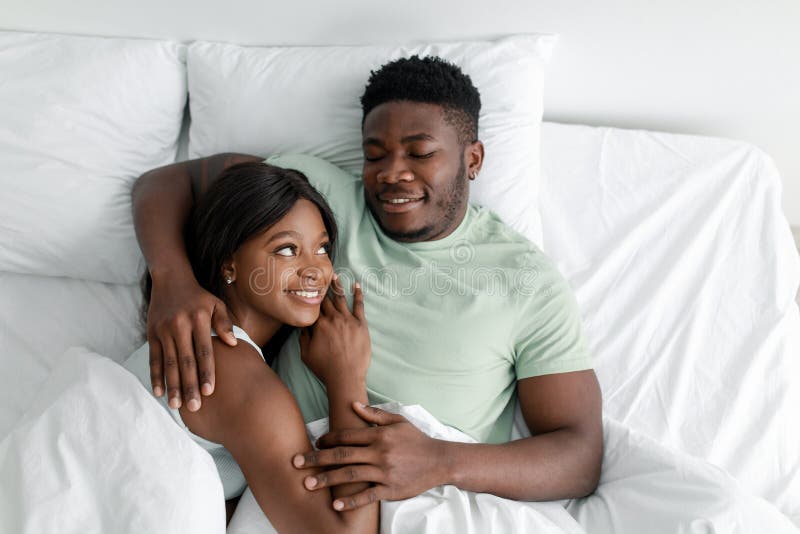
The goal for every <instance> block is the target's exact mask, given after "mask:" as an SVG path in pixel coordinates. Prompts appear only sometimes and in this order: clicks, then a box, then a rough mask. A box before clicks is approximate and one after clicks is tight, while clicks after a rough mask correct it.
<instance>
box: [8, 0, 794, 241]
mask: <svg viewBox="0 0 800 534" xmlns="http://www.w3.org/2000/svg"><path fill="white" fill-rule="evenodd" d="M0 15H2V16H0V26H1V27H2V28H4V29H19V30H33V31H48V32H61V33H79V34H90V35H109V36H133V37H155V38H175V39H181V40H187V41H188V40H193V39H205V40H216V41H230V42H236V43H241V44H292V45H313V44H362V43H378V42H398V41H418V40H434V39H438V40H452V39H462V38H478V37H492V36H496V35H500V34H507V33H516V32H551V33H558V34H559V35H560V36H561V37H560V42H559V45H558V47H557V48H556V52H555V55H554V57H553V61H552V64H551V67H550V69H549V75H548V81H547V102H546V106H545V110H546V112H545V118H546V119H547V120H553V121H562V122H576V123H582V124H598V125H610V126H620V127H631V128H647V129H657V130H665V131H671V132H683V133H695V134H702V135H714V136H721V137H731V138H737V139H742V140H745V141H749V142H752V143H754V144H756V145H758V146H760V147H761V148H763V149H764V150H766V151H767V152H768V153H769V154H771V155H772V156H773V158H774V159H775V161H776V162H777V164H778V168H779V169H780V171H781V173H782V175H783V179H784V185H785V190H784V202H783V205H784V209H785V211H786V213H787V215H788V217H789V219H790V221H791V222H792V223H793V224H795V225H800V150H798V149H799V148H800V146H799V145H800V138H799V136H798V135H797V133H796V132H797V127H798V126H797V125H799V124H800V98H798V95H800V31H797V28H799V27H800V2H797V1H796V0H774V1H772V2H759V1H757V0H738V1H737V2H730V1H725V0H699V1H696V2H676V1H674V0H654V1H651V2H641V1H638V0H606V1H604V2H591V1H588V0H584V1H577V0H533V1H531V0H482V1H475V0H436V1H431V0H429V1H421V0H406V1H405V2H391V3H390V2H386V1H379V0H372V1H369V2H367V1H363V0H339V1H327V0H310V1H305V2H302V1H300V2H298V1H287V2H266V1H264V0H229V1H228V2H225V3H224V4H223V3H222V2H219V1H214V0H169V1H157V0H138V1H136V2H134V1H132V0H128V1H126V2H122V1H119V0H116V1H115V0H75V1H73V2H68V3H67V2H60V1H58V0H4V1H3V5H2V7H0Z"/></svg>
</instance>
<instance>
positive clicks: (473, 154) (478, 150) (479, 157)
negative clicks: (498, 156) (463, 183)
mask: <svg viewBox="0 0 800 534" xmlns="http://www.w3.org/2000/svg"><path fill="white" fill-rule="evenodd" d="M466 152H467V153H466V154H465V157H466V158H467V176H469V179H470V180H474V179H475V178H477V177H478V173H479V172H481V166H482V165H483V143H482V142H480V141H475V142H474V143H470V144H469V145H468V146H467V148H466Z"/></svg>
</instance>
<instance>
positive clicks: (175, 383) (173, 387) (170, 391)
mask: <svg viewBox="0 0 800 534" xmlns="http://www.w3.org/2000/svg"><path fill="white" fill-rule="evenodd" d="M160 343H161V350H162V353H163V354H164V375H165V376H166V377H167V398H168V399H169V407H170V408H174V409H176V410H177V409H178V408H180V407H181V373H180V371H179V370H178V353H177V351H176V350H175V343H174V342H173V341H172V338H161V340H160Z"/></svg>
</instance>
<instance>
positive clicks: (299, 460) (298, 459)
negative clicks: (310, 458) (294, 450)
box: [292, 454, 306, 467]
mask: <svg viewBox="0 0 800 534" xmlns="http://www.w3.org/2000/svg"><path fill="white" fill-rule="evenodd" d="M292 463H293V464H294V466H295V467H303V465H305V463H306V459H305V458H303V455H302V454H297V455H295V457H294V458H292Z"/></svg>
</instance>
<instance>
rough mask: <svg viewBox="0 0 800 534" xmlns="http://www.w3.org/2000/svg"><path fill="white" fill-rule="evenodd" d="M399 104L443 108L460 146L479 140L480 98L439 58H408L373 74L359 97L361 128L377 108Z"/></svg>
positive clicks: (463, 76) (458, 71)
mask: <svg viewBox="0 0 800 534" xmlns="http://www.w3.org/2000/svg"><path fill="white" fill-rule="evenodd" d="M402 100H406V101H411V102H420V103H424V104H437V105H439V106H442V108H443V109H444V119H445V121H447V122H448V123H449V124H451V125H452V126H454V127H455V128H456V130H457V132H458V140H459V142H460V143H461V144H462V145H467V144H469V143H472V142H475V141H477V140H478V115H479V114H480V111H481V95H480V93H478V90H477V89H476V88H475V86H474V85H472V80H471V79H470V77H469V76H467V75H466V74H464V73H463V72H462V71H461V69H460V68H458V67H457V66H456V65H453V64H452V63H449V62H447V61H445V60H443V59H442V58H440V57H423V58H421V57H419V56H411V57H409V58H402V59H397V60H395V61H392V62H389V63H386V64H385V65H383V66H382V67H381V68H379V69H378V70H374V71H372V72H371V74H370V77H369V81H368V82H367V87H366V88H365V89H364V94H363V95H362V96H361V108H362V110H363V115H362V117H361V123H362V125H363V124H364V119H366V117H367V115H368V114H369V112H370V111H372V110H373V109H374V108H376V107H377V106H380V105H381V104H384V103H386V102H396V101H402Z"/></svg>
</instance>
